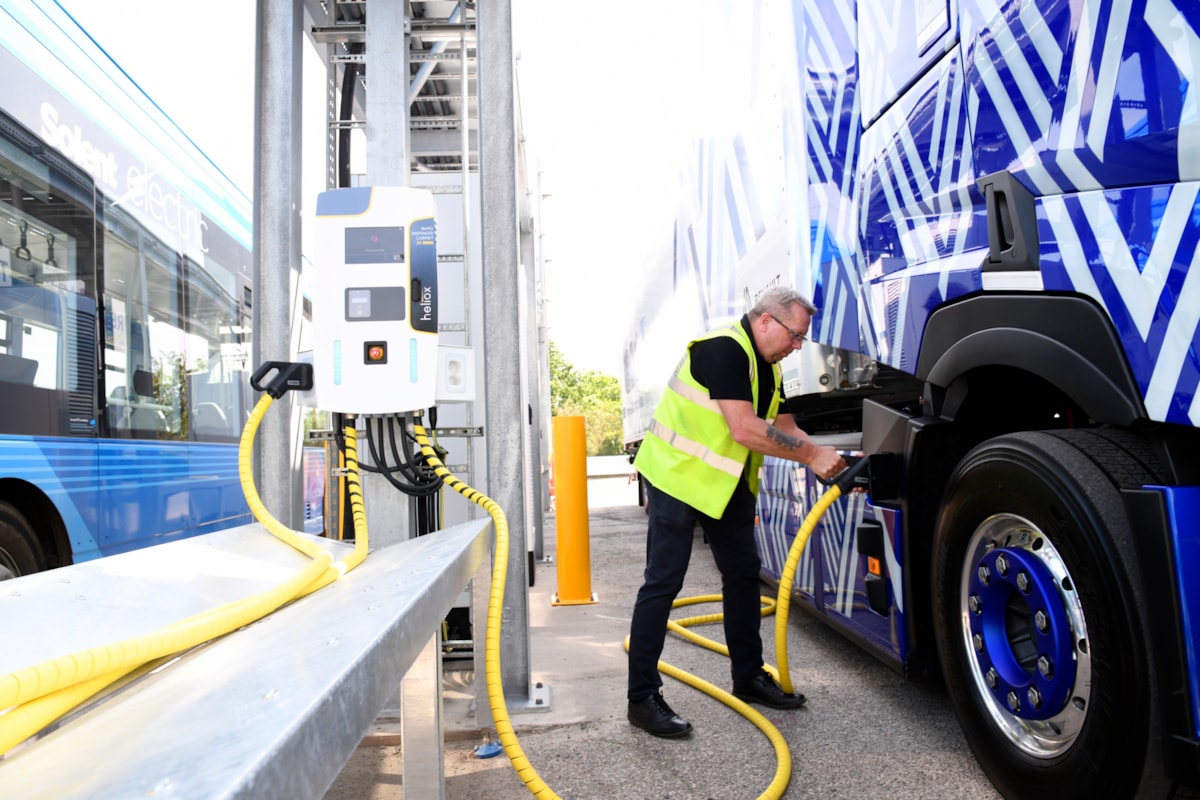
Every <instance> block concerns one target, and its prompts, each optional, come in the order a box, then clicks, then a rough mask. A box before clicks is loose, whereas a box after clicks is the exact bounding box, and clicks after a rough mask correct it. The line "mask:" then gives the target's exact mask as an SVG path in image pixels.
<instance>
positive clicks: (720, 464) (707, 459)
mask: <svg viewBox="0 0 1200 800" xmlns="http://www.w3.org/2000/svg"><path fill="white" fill-rule="evenodd" d="M650 433H652V434H654V435H655V436H657V437H658V438H660V439H662V440H663V441H664V442H666V443H667V444H669V445H671V447H674V448H675V449H676V450H680V451H682V452H684V453H687V454H688V455H689V456H691V457H693V458H698V459H700V460H701V461H703V462H704V463H705V464H708V465H709V466H710V467H716V468H717V469H719V470H721V471H722V472H727V473H729V474H730V475H732V476H733V477H734V478H740V477H742V470H743V469H745V467H746V463H745V462H744V461H739V460H737V459H733V458H728V457H726V456H723V455H721V454H720V453H714V452H713V451H712V450H710V449H709V448H708V446H707V445H704V444H701V443H700V442H696V441H693V440H691V439H689V438H687V437H686V436H684V435H683V434H681V433H677V432H676V431H673V430H671V429H670V428H668V427H667V426H666V425H663V424H662V423H661V422H659V421H658V420H656V419H653V420H650Z"/></svg>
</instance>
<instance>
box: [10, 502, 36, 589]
mask: <svg viewBox="0 0 1200 800" xmlns="http://www.w3.org/2000/svg"><path fill="white" fill-rule="evenodd" d="M45 564H46V559H45V556H43V554H42V548H41V546H40V545H39V544H38V541H37V537H35V536H34V535H33V528H32V527H30V525H29V522H28V521H27V520H26V519H25V517H24V516H23V515H22V514H21V512H20V511H17V509H16V508H14V507H13V506H11V505H9V504H8V503H5V502H4V501H3V500H0V581H4V580H8V579H9V578H15V577H17V576H18V575H29V574H31V573H34V572H40V571H41V570H43V569H45Z"/></svg>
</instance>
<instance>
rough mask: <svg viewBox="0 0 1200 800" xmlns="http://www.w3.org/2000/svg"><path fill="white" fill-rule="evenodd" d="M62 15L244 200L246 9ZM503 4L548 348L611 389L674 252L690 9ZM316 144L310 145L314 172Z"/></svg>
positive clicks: (80, 10)
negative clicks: (664, 260) (656, 278)
mask: <svg viewBox="0 0 1200 800" xmlns="http://www.w3.org/2000/svg"><path fill="white" fill-rule="evenodd" d="M61 3H62V5H63V7H64V8H66V9H67V11H68V12H69V13H71V14H72V16H74V17H75V18H76V19H77V20H78V21H79V22H80V23H81V24H82V25H83V27H84V28H85V29H86V30H87V31H88V32H89V33H90V34H91V35H92V37H93V38H95V39H96V40H97V41H98V42H99V43H100V45H101V46H102V47H104V48H105V50H107V51H108V53H109V55H111V56H112V57H113V58H114V59H115V60H116V62H117V63H118V64H119V65H120V66H121V67H122V68H123V69H124V70H125V72H126V73H127V74H129V75H130V77H131V78H133V80H134V81H136V82H137V83H138V84H139V85H140V86H141V87H142V89H143V90H144V91H145V92H146V93H147V94H148V95H149V96H150V97H151V98H152V99H153V100H154V101H155V102H156V103H157V104H158V105H159V106H160V107H161V108H162V109H163V110H164V111H165V112H166V113H167V114H168V115H169V116H171V118H172V119H174V120H175V122H176V123H177V124H178V125H179V126H180V127H181V128H182V129H183V130H184V132H185V133H187V134H188V136H190V137H191V138H192V140H193V141H195V142H196V144H197V145H198V146H199V147H200V148H201V149H202V150H203V151H204V152H205V153H206V154H208V156H209V157H210V158H211V159H212V161H213V162H214V163H215V164H216V165H217V166H218V167H220V168H221V170H222V171H223V172H225V174H226V175H228V176H229V177H230V178H231V179H232V180H233V181H234V182H235V183H237V184H238V185H239V186H242V187H243V188H244V189H245V191H246V193H247V194H248V195H249V194H250V190H251V187H252V176H253V150H252V144H253V143H252V138H253V119H254V57H255V31H254V26H255V16H256V2H255V0H207V1H206V2H205V3H203V4H199V5H195V4H187V5H184V4H181V3H178V2H176V1H175V0H104V2H96V0H61ZM511 3H512V16H513V28H514V30H513V50H514V53H515V54H516V55H517V56H518V66H517V73H518V81H519V91H520V95H521V113H522V119H523V124H524V129H525V136H526V154H527V158H528V159H529V164H530V168H531V169H536V170H537V171H538V172H539V173H540V185H541V194H542V195H543V198H542V199H541V213H540V214H539V215H538V216H539V218H540V220H541V231H540V232H541V233H542V234H543V236H542V239H541V245H542V254H543V259H544V263H545V269H546V298H547V300H548V304H547V318H548V321H549V328H550V330H549V336H550V340H551V341H552V342H554V343H555V345H556V346H557V347H558V349H559V350H561V351H562V352H563V354H564V355H565V356H566V357H567V359H568V360H569V361H571V363H572V364H574V365H575V366H576V367H577V368H580V369H585V370H597V371H600V372H604V373H606V374H610V375H613V376H615V377H619V376H620V374H621V354H622V351H623V346H624V340H625V337H626V335H627V333H628V329H629V326H630V324H631V322H630V321H631V318H632V309H633V307H634V305H635V303H634V299H635V297H636V294H637V292H638V291H639V290H640V287H641V281H642V278H641V275H642V274H643V273H644V271H645V269H646V266H647V263H648V261H649V260H650V259H651V258H653V254H654V253H655V251H656V250H657V249H658V248H659V247H660V245H661V244H662V242H663V241H664V240H666V241H669V237H670V219H671V214H672V212H673V210H674V209H675V207H676V198H675V196H674V195H675V181H676V175H677V169H678V164H677V159H678V157H679V155H680V153H681V151H682V150H683V147H682V144H683V143H684V142H685V141H686V139H687V138H688V137H687V127H688V122H687V120H688V118H689V113H690V111H689V109H692V108H695V107H696V106H697V105H699V103H698V102H697V101H698V100H699V99H700V98H699V95H698V94H697V93H698V92H699V91H701V89H700V88H699V87H692V86H689V85H688V84H687V82H686V79H685V77H684V76H686V75H688V74H694V70H692V69H690V68H689V64H693V63H694V62H692V61H691V59H692V58H693V56H692V54H691V53H690V51H689V49H688V42H690V41H692V40H693V37H691V36H690V35H689V31H688V29H687V26H688V24H689V22H688V21H689V19H691V18H693V17H694V16H695V11H696V7H697V3H696V2H695V1H694V0H644V2H642V3H639V4H638V5H637V13H636V14H629V13H613V14H609V15H605V14H601V13H596V11H597V9H602V8H604V6H602V5H601V6H590V7H589V8H590V9H591V11H589V12H588V14H587V17H586V18H581V17H580V16H579V14H578V13H575V12H573V13H569V14H564V13H563V9H564V8H569V7H571V6H572V5H573V4H569V3H563V2H562V1H561V0H511ZM576 8H578V6H576ZM183 9H187V10H186V11H184V10H183ZM180 20H183V22H182V26H181V23H180ZM585 25H586V28H587V35H581V29H582V28H581V26H585ZM182 31H185V33H182V35H181V32H182ZM168 32H169V33H168ZM164 34H167V35H164ZM652 34H653V35H652ZM312 105H314V106H315V105H316V104H312ZM303 113H304V115H305V122H304V124H305V126H306V131H307V130H316V131H320V130H321V123H322V120H323V114H324V109H323V108H321V107H316V108H309V107H308V106H307V105H306V108H305V110H304V112H303ZM322 140H323V137H322V136H321V135H319V134H318V135H317V136H311V135H309V136H305V141H306V146H305V150H306V151H308V144H309V143H313V144H314V146H316V147H318V151H317V155H316V156H315V158H316V159H318V162H319V160H320V159H321V155H320V151H319V148H320V146H321V142H322ZM305 161H306V163H307V162H308V161H309V158H308V156H307V155H306V157H305ZM320 180H321V176H319V175H318V176H317V177H316V178H315V179H314V180H313V185H314V187H315V188H313V189H312V190H311V191H312V192H316V191H320V190H321V189H323V188H324V187H323V185H317V184H319V181H320ZM305 196H306V197H307V196H309V188H308V187H307V186H306V189H305Z"/></svg>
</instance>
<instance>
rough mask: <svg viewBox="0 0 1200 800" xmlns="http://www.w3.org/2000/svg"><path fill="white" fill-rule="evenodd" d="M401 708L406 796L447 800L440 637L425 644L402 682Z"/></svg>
mask: <svg viewBox="0 0 1200 800" xmlns="http://www.w3.org/2000/svg"><path fill="white" fill-rule="evenodd" d="M400 705H401V707H402V708H403V709H404V714H403V716H402V717H401V722H400V738H401V740H402V741H403V742H404V754H403V761H404V763H403V767H404V794H405V796H407V797H421V798H429V799H430V800H445V798H446V782H445V780H444V778H443V777H442V761H443V759H444V757H445V751H444V748H443V747H442V739H443V737H444V730H443V728H444V725H443V724H442V715H441V709H442V648H441V639H440V637H439V636H438V635H437V634H434V635H433V636H432V637H430V639H429V641H428V642H426V643H425V647H424V649H422V650H421V655H419V656H418V657H417V660H416V661H414V662H413V664H412V666H411V667H409V668H408V672H407V673H405V675H404V680H403V681H401V682H400Z"/></svg>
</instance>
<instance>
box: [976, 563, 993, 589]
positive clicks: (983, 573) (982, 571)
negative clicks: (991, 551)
mask: <svg viewBox="0 0 1200 800" xmlns="http://www.w3.org/2000/svg"><path fill="white" fill-rule="evenodd" d="M990 577H992V573H991V572H990V571H989V570H988V568H987V564H980V565H979V582H980V583H982V584H983V585H984V586H987V582H988V578H990Z"/></svg>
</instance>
